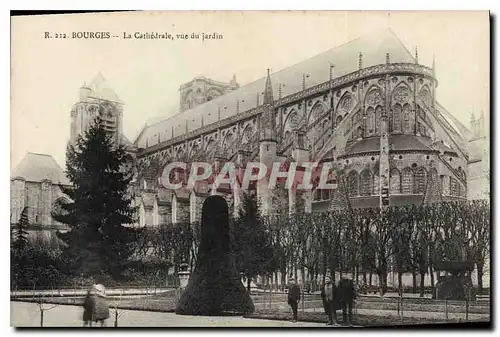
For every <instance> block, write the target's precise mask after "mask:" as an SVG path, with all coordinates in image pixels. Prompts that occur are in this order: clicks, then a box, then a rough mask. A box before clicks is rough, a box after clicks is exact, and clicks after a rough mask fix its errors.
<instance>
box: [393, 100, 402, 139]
mask: <svg viewBox="0 0 500 337" xmlns="http://www.w3.org/2000/svg"><path fill="white" fill-rule="evenodd" d="M401 110H402V108H401V105H399V104H396V105H394V107H393V108H392V113H393V126H392V130H393V132H394V133H399V132H401Z"/></svg>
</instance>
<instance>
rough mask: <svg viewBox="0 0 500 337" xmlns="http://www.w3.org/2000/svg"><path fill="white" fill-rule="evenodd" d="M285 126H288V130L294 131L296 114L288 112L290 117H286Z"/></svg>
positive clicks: (296, 122)
mask: <svg viewBox="0 0 500 337" xmlns="http://www.w3.org/2000/svg"><path fill="white" fill-rule="evenodd" d="M287 124H289V125H290V129H292V130H295V129H296V128H297V124H298V117H297V112H295V110H293V111H292V112H290V115H288V120H287Z"/></svg>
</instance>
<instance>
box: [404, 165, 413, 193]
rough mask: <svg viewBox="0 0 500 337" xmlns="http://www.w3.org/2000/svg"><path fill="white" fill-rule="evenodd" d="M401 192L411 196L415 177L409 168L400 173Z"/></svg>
mask: <svg viewBox="0 0 500 337" xmlns="http://www.w3.org/2000/svg"><path fill="white" fill-rule="evenodd" d="M401 180H402V181H401V190H402V192H403V194H413V184H414V181H415V177H414V175H413V171H412V170H411V169H410V168H408V167H407V168H405V169H404V170H403V172H402V173H401Z"/></svg>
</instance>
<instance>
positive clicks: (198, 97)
mask: <svg viewBox="0 0 500 337" xmlns="http://www.w3.org/2000/svg"><path fill="white" fill-rule="evenodd" d="M238 88H239V84H238V83H237V82H236V76H233V79H232V80H231V81H230V82H229V83H223V82H218V81H214V80H211V79H209V78H206V77H196V78H195V79H193V80H192V81H189V82H188V83H185V84H183V85H181V86H180V88H179V91H180V110H181V112H183V111H186V110H189V109H192V108H194V107H196V106H198V105H200V104H203V103H205V102H209V101H211V100H213V99H215V98H217V97H219V96H222V95H224V94H226V93H228V92H230V91H233V90H235V89H238Z"/></svg>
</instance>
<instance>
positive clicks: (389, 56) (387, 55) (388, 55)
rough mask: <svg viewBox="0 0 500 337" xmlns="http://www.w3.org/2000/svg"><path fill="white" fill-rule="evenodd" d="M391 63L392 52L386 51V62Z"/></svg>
mask: <svg viewBox="0 0 500 337" xmlns="http://www.w3.org/2000/svg"><path fill="white" fill-rule="evenodd" d="M390 63H391V54H390V53H385V64H390Z"/></svg>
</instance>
